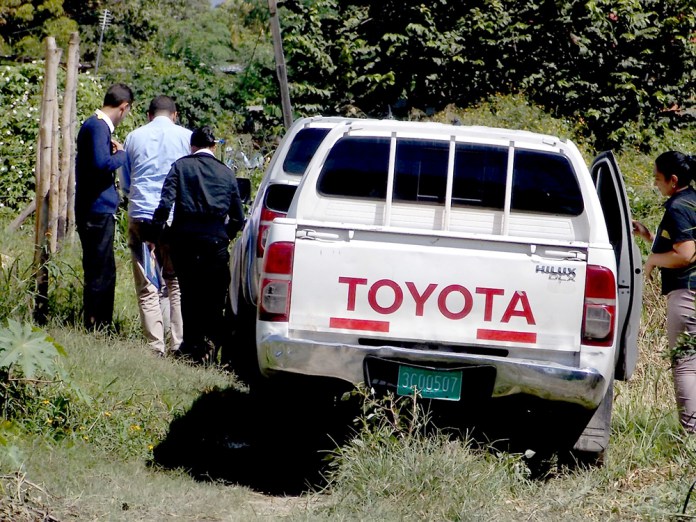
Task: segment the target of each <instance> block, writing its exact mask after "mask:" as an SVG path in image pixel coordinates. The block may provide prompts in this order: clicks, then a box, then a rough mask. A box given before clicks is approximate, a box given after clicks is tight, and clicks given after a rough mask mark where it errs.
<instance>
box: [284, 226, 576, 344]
mask: <svg viewBox="0 0 696 522" xmlns="http://www.w3.org/2000/svg"><path fill="white" fill-rule="evenodd" d="M296 236H297V239H296V243H295V252H294V263H293V265H294V269H293V275H292V298H291V305H290V324H289V329H290V335H291V336H304V337H307V336H308V335H309V336H310V337H311V336H312V333H313V332H316V334H315V335H317V334H320V333H321V332H331V334H332V335H333V336H334V337H335V336H336V335H338V336H339V337H340V336H345V342H348V343H355V342H358V341H359V340H360V339H372V340H379V339H383V340H384V343H385V344H389V340H392V341H396V340H398V341H402V342H415V343H425V344H436V345H437V344H441V345H443V346H444V345H455V346H456V345H462V346H474V345H478V346H490V347H503V348H505V347H520V348H527V349H529V348H538V349H545V350H561V351H566V352H574V351H579V349H580V332H581V330H582V328H581V321H582V317H583V300H584V289H585V268H586V261H585V259H586V255H585V254H586V252H584V251H583V249H582V248H578V247H577V246H573V245H562V246H559V245H557V244H556V245H545V244H543V243H540V244H536V245H530V244H529V242H515V241H506V240H504V239H502V240H501V239H490V240H489V239H480V238H476V239H470V238H461V237H446V236H433V235H428V234H422V235H420V234H417V233H416V234H413V233H410V232H408V233H407V232H395V231H391V230H388V231H387V230H353V229H344V228H341V227H316V226H312V227H305V226H299V227H298V229H297V233H296Z"/></svg>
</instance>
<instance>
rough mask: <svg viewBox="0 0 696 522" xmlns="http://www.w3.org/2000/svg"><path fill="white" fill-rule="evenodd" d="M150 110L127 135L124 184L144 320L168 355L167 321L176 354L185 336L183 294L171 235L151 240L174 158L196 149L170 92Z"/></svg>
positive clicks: (154, 344) (151, 339) (152, 341)
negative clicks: (179, 120) (145, 119)
mask: <svg viewBox="0 0 696 522" xmlns="http://www.w3.org/2000/svg"><path fill="white" fill-rule="evenodd" d="M147 114H148V119H149V120H150V122H149V123H148V124H147V125H143V126H142V127H139V128H137V129H136V130H134V131H133V132H131V133H130V134H128V136H126V141H125V142H124V144H123V147H124V149H125V151H126V154H127V155H128V161H127V162H126V165H125V166H124V167H123V170H122V173H121V174H122V179H121V188H122V190H123V193H124V195H125V196H126V197H127V198H128V246H129V247H130V250H131V258H132V260H133V277H134V280H135V290H136V293H137V295H138V307H139V308H140V319H141V321H142V325H143V330H144V332H145V336H146V337H147V341H148V345H149V346H150V348H151V349H152V350H153V351H154V353H155V354H157V355H162V356H163V355H165V353H166V345H165V333H166V330H167V325H168V326H169V334H170V336H169V350H170V352H171V353H172V354H177V353H178V349H179V345H180V344H181V341H182V339H183V321H182V318H181V295H180V292H179V282H178V281H177V278H176V274H175V273H174V265H173V263H172V261H171V256H170V253H169V241H168V238H167V234H166V233H165V234H163V235H162V238H161V239H160V240H159V241H158V242H157V243H156V244H155V243H150V242H148V241H147V240H148V239H149V238H150V237H151V234H150V230H151V224H152V215H153V213H154V211H155V209H156V208H157V205H158V204H159V200H160V193H161V191H162V184H163V183H164V179H165V178H166V177H167V174H168V173H169V169H170V168H171V166H172V163H174V162H175V161H176V160H177V159H179V158H181V157H182V156H186V155H188V154H190V152H191V131H190V130H188V129H185V128H184V127H181V126H179V125H176V123H175V122H176V117H177V112H176V104H175V103H174V100H172V99H171V98H170V97H169V96H156V97H155V98H154V99H153V100H152V102H150V107H149V109H148V111H147ZM157 265H159V266H157ZM159 267H161V271H162V272H161V278H160V274H159V271H158V269H159ZM162 279H163V280H164V285H163V284H162ZM165 297H168V299H164V298H165ZM167 301H168V306H167Z"/></svg>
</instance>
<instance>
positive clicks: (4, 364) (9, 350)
mask: <svg viewBox="0 0 696 522" xmlns="http://www.w3.org/2000/svg"><path fill="white" fill-rule="evenodd" d="M58 356H63V357H65V356H66V353H65V350H64V349H63V348H62V347H61V346H60V345H59V344H57V343H56V342H54V341H53V340H52V339H51V338H50V337H48V336H47V335H46V334H45V333H44V332H42V331H41V330H39V329H36V328H32V326H31V325H29V324H24V325H22V324H21V323H19V322H18V321H15V320H13V319H9V320H8V323H7V327H6V328H0V371H2V370H4V371H5V372H7V374H8V375H17V376H21V377H24V378H26V379H34V378H36V377H37V376H40V375H47V376H50V377H53V376H55V375H56V374H58V373H60V367H59V366H58V365H57V364H56V358H57V357H58Z"/></svg>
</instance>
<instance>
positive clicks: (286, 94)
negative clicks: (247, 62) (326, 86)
mask: <svg viewBox="0 0 696 522" xmlns="http://www.w3.org/2000/svg"><path fill="white" fill-rule="evenodd" d="M268 9H269V11H270V12H271V33H272V34H273V51H274V53H275V62H276V72H277V74H278V83H279V84H280V103H281V105H282V107H283V123H284V124H285V128H286V129H289V128H290V125H292V105H290V89H289V88H288V73H287V69H286V67H285V56H284V55H283V40H282V38H281V36H280V19H279V18H278V6H277V4H276V0H268Z"/></svg>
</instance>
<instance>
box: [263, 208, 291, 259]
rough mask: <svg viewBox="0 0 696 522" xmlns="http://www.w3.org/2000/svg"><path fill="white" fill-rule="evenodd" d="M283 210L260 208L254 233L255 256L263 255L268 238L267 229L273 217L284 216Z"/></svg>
mask: <svg viewBox="0 0 696 522" xmlns="http://www.w3.org/2000/svg"><path fill="white" fill-rule="evenodd" d="M286 215H287V214H285V212H276V211H273V210H270V209H267V208H265V207H264V208H263V209H262V210H261V216H260V217H259V230H258V234H257V235H256V257H263V253H264V251H265V250H266V239H268V229H269V227H270V226H271V223H273V220H274V219H275V218H280V217H285V216H286Z"/></svg>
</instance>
